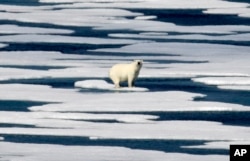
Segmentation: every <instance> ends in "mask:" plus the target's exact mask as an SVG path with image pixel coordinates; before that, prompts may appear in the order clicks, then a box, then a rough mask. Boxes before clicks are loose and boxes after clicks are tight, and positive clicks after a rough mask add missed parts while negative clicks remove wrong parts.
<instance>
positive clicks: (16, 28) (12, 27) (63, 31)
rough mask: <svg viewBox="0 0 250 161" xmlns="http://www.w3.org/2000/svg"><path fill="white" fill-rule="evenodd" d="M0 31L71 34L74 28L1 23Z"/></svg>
mask: <svg viewBox="0 0 250 161" xmlns="http://www.w3.org/2000/svg"><path fill="white" fill-rule="evenodd" d="M0 33H3V34H26V33H28V34H71V33H73V31H72V30H66V29H55V28H41V27H21V26H17V25H0Z"/></svg>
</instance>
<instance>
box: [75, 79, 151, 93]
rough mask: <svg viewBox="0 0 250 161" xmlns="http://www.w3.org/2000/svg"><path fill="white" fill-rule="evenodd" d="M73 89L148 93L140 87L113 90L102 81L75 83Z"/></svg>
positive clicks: (108, 84)
mask: <svg viewBox="0 0 250 161" xmlns="http://www.w3.org/2000/svg"><path fill="white" fill-rule="evenodd" d="M75 87H80V88H87V89H101V90H111V91H135V92H145V91H148V89H147V88H141V87H133V88H129V87H121V88H115V87H114V85H113V84H110V83H108V82H106V81H104V80H85V81H77V82H75Z"/></svg>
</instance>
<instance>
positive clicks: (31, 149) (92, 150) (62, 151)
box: [0, 142, 228, 161]
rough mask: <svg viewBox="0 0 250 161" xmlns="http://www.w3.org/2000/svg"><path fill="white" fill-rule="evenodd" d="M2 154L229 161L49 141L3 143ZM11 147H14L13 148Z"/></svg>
mask: <svg viewBox="0 0 250 161" xmlns="http://www.w3.org/2000/svg"><path fill="white" fill-rule="evenodd" d="M0 146H1V147H5V148H3V149H2V150H1V152H0V154H4V155H2V159H4V160H5V159H6V160H10V161H14V160H26V161H34V160H36V161H47V160H50V161H57V160H58V156H63V157H61V158H60V160H61V161H68V160H74V161H81V160H83V159H84V160H88V161H100V160H110V161H127V160H130V161H141V160H144V161H162V160H169V161H179V160H193V161H200V160H203V161H210V160H213V161H226V160H228V157H227V156H223V155H191V154H183V153H164V152H160V151H152V150H139V149H130V148H125V147H110V146H62V145H47V144H21V143H9V142H0ZM9 149H12V150H11V151H10V150H9Z"/></svg>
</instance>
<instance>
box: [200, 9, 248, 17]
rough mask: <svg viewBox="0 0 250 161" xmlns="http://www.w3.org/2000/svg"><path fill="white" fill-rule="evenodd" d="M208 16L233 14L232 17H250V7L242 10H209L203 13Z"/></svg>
mask: <svg viewBox="0 0 250 161" xmlns="http://www.w3.org/2000/svg"><path fill="white" fill-rule="evenodd" d="M203 13H206V14H231V15H236V14H237V15H238V16H240V17H250V9H249V7H247V8H245V7H241V8H234V9H232V8H227V7H225V8H216V9H208V10H206V11H203Z"/></svg>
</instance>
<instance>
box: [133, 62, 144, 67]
mask: <svg viewBox="0 0 250 161" xmlns="http://www.w3.org/2000/svg"><path fill="white" fill-rule="evenodd" d="M133 63H134V64H136V66H138V67H139V68H141V67H142V64H143V60H134V62H133Z"/></svg>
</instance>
